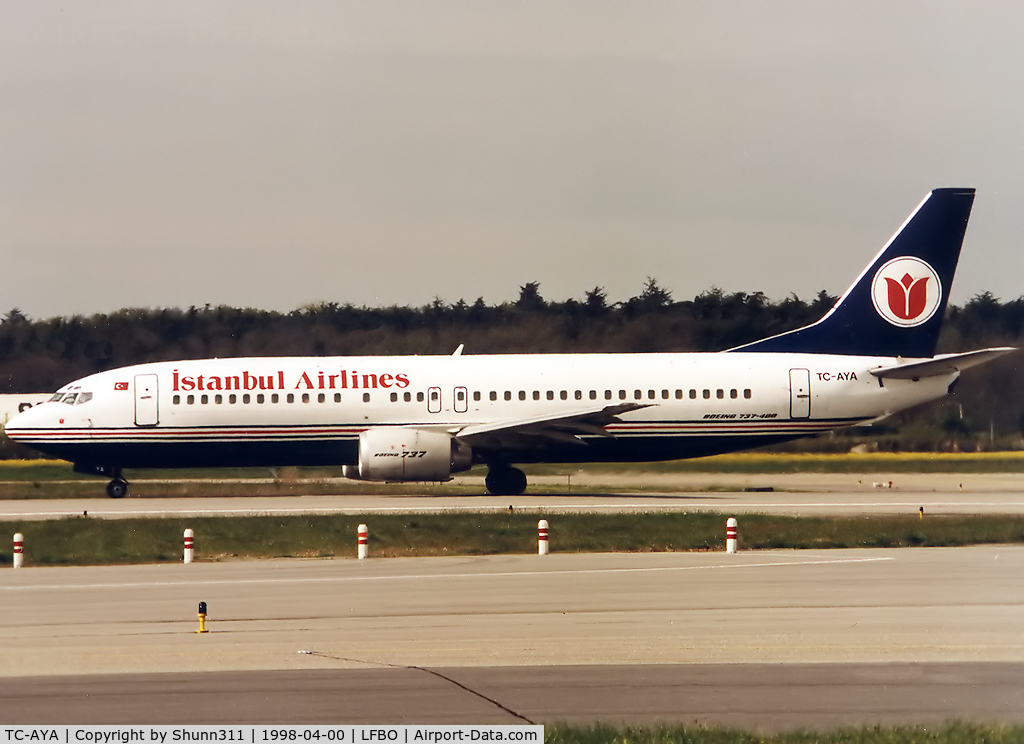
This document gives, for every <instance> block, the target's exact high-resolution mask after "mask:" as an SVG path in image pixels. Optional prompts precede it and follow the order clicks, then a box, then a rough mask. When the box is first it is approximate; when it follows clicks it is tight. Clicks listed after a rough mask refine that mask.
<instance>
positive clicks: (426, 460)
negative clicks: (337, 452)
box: [344, 427, 473, 481]
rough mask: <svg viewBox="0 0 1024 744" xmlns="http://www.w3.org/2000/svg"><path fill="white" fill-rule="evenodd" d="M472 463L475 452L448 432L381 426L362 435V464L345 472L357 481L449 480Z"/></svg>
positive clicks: (360, 462)
mask: <svg viewBox="0 0 1024 744" xmlns="http://www.w3.org/2000/svg"><path fill="white" fill-rule="evenodd" d="M472 464H473V452H472V450H471V449H470V448H469V447H468V446H467V445H466V444H463V443H462V442H460V441H458V440H457V439H455V438H454V437H453V436H451V435H450V434H448V433H446V432H443V431H431V430H429V429H415V428H409V427H378V428H375V429H367V430H366V431H364V432H362V433H361V434H360V435H359V465H358V466H352V465H346V466H345V468H344V473H345V475H346V476H347V477H349V478H355V479H357V480H371V481H446V480H450V479H451V476H452V473H457V472H459V471H461V470H468V469H469V467H470V466H471V465H472Z"/></svg>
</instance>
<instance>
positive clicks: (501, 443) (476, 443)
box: [451, 403, 653, 449]
mask: <svg viewBox="0 0 1024 744" xmlns="http://www.w3.org/2000/svg"><path fill="white" fill-rule="evenodd" d="M651 405H653V404H652V403H619V404H616V405H611V406H604V407H601V408H590V409H584V410H581V411H577V412H575V413H569V414H562V415H558V416H551V415H547V416H536V417H533V418H525V419H517V420H514V421H497V422H493V423H487V424H474V425H472V426H467V427H464V428H462V429H454V430H451V432H452V433H453V434H454V435H455V436H456V437H457V438H458V439H459V440H461V441H463V442H465V443H466V444H468V445H470V446H471V447H478V448H481V449H505V448H524V447H530V446H533V445H537V444H540V443H542V442H544V441H548V442H552V441H553V442H570V443H573V444H585V442H584V441H583V440H582V439H580V436H579V435H580V434H590V435H596V436H602V437H611V436H612V435H611V434H609V433H608V431H607V430H606V429H605V428H604V427H605V426H607V425H608V424H610V423H613V422H615V421H618V420H619V418H618V417H619V415H620V414H623V413H629V412H630V411H637V410H640V409H641V408H647V407H649V406H651Z"/></svg>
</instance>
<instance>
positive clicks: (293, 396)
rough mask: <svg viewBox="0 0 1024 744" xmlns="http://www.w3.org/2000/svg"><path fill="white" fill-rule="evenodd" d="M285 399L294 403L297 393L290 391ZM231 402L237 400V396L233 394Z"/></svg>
mask: <svg viewBox="0 0 1024 744" xmlns="http://www.w3.org/2000/svg"><path fill="white" fill-rule="evenodd" d="M285 400H286V401H287V402H289V403H294V402H295V393H288V397H287V398H285ZM231 402H232V403H234V402H235V396H233V395H232V396H231Z"/></svg>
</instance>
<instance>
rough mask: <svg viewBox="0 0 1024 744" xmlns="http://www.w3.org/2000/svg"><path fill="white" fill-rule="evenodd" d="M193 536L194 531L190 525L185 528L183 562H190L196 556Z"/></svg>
mask: <svg viewBox="0 0 1024 744" xmlns="http://www.w3.org/2000/svg"><path fill="white" fill-rule="evenodd" d="M195 537H196V533H195V532H193V531H192V528H191V527H190V528H189V529H187V530H185V563H191V562H192V559H193V558H195V556H196V551H195V542H196V541H195Z"/></svg>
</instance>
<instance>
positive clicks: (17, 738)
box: [0, 726, 544, 744]
mask: <svg viewBox="0 0 1024 744" xmlns="http://www.w3.org/2000/svg"><path fill="white" fill-rule="evenodd" d="M0 733H2V738H0V744H5V743H6V742H12V743H13V742H20V743H21V744H25V743H26V742H27V743H28V744H35V743H36V742H39V743H40V744H43V743H45V742H54V744H78V743H79V742H84V744H133V743H134V742H146V743H147V744H188V743H190V742H229V743H230V742H238V744H287V742H296V743H298V742H320V743H326V742H344V744H369V743H370V742H372V743H373V744H387V742H396V743H397V744H417V743H418V742H423V743H424V744H444V742H473V741H512V742H527V743H528V744H529V743H530V742H533V743H534V744H542V743H543V741H544V727H543V726H4V727H3V728H0Z"/></svg>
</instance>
